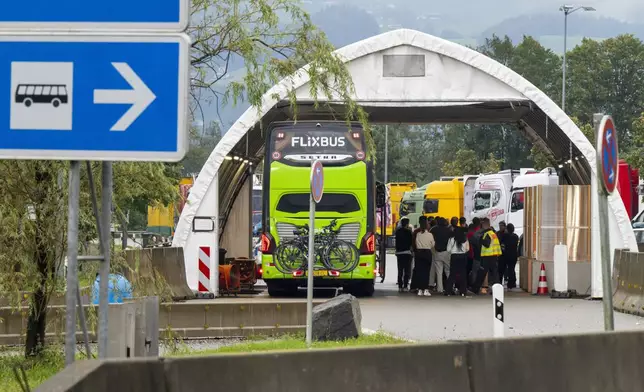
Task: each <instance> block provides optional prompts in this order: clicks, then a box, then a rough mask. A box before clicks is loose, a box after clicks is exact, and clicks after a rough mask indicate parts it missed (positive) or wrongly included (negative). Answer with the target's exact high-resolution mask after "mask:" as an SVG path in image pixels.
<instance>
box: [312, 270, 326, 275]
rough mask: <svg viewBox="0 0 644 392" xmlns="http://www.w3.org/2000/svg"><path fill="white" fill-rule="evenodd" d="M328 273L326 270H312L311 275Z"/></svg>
mask: <svg viewBox="0 0 644 392" xmlns="http://www.w3.org/2000/svg"><path fill="white" fill-rule="evenodd" d="M307 272H308V271H307ZM328 275H329V272H328V271H327V270H317V271H313V276H328Z"/></svg>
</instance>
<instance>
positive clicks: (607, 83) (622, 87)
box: [567, 35, 644, 152]
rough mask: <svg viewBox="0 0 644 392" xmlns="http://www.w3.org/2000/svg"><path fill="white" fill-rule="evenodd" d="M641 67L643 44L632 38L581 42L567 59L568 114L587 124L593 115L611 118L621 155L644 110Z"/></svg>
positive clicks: (642, 62) (643, 63)
mask: <svg viewBox="0 0 644 392" xmlns="http://www.w3.org/2000/svg"><path fill="white" fill-rule="evenodd" d="M643 66H644V43H643V42H642V41H641V40H639V39H638V38H635V37H634V36H632V35H620V36H617V37H615V38H610V39H607V40H605V41H603V42H596V41H593V40H590V39H585V40H584V41H583V42H582V44H581V45H579V46H578V47H576V48H575V49H573V50H572V51H571V52H570V55H569V57H568V69H569V75H570V78H568V79H567V87H568V90H569V96H568V97H567V100H568V101H569V103H570V106H569V111H570V113H571V114H572V115H573V116H576V117H578V118H579V119H580V120H581V121H582V122H584V123H588V124H590V123H591V122H592V116H593V113H598V112H602V113H607V114H611V115H613V117H614V121H615V127H616V129H617V133H618V135H619V139H620V142H621V143H620V149H621V150H622V151H623V152H628V149H629V147H630V146H631V137H632V135H631V126H632V125H633V122H634V121H635V120H636V119H637V118H638V117H639V115H640V112H641V108H642V107H643V106H644V74H643V73H642V67H643ZM590 86H592V88H591V87H590Z"/></svg>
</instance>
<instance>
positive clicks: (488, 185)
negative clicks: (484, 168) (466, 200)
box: [465, 170, 521, 230]
mask: <svg viewBox="0 0 644 392" xmlns="http://www.w3.org/2000/svg"><path fill="white" fill-rule="evenodd" d="M520 174H521V173H520V171H519V170H503V171H500V172H498V173H492V174H483V175H481V176H479V177H478V178H477V179H476V182H475V184H474V197H473V200H472V203H473V205H472V209H471V211H472V213H471V216H469V217H467V216H466V217H467V218H468V220H469V221H471V220H472V219H473V218H475V217H476V218H479V219H482V218H488V219H490V224H491V225H492V227H494V228H495V229H497V230H498V228H499V223H500V222H501V221H502V220H505V215H506V213H507V212H508V206H509V200H510V192H511V190H512V183H513V182H514V179H515V178H516V177H517V176H519V175H520ZM465 209H466V210H468V208H465Z"/></svg>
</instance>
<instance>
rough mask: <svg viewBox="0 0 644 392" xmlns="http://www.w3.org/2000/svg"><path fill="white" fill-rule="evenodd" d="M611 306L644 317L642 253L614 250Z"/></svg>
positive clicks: (643, 265) (643, 266)
mask: <svg viewBox="0 0 644 392" xmlns="http://www.w3.org/2000/svg"><path fill="white" fill-rule="evenodd" d="M614 260H615V262H614V263H613V293H614V294H613V307H614V308H615V309H616V310H618V311H620V312H624V313H631V314H636V315H638V316H642V317H644V253H636V252H629V251H628V250H627V249H617V250H615V257H614Z"/></svg>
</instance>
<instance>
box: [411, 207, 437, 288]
mask: <svg viewBox="0 0 644 392" xmlns="http://www.w3.org/2000/svg"><path fill="white" fill-rule="evenodd" d="M418 225H419V231H418V232H417V233H416V238H415V242H416V244H415V250H416V253H415V266H414V280H415V284H416V286H417V288H418V295H419V296H423V295H424V296H425V297H431V293H430V292H429V268H430V265H431V264H432V249H433V248H434V245H435V242H434V236H433V235H432V233H430V232H429V230H428V228H427V217H425V216H421V217H420V219H419V220H418ZM441 286H442V284H441Z"/></svg>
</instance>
